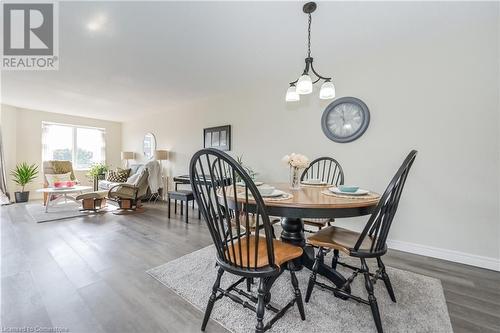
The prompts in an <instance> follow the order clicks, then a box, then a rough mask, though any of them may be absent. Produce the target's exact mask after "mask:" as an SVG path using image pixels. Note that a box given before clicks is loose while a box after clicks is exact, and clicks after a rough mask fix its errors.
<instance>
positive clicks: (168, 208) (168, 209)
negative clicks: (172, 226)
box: [167, 198, 170, 219]
mask: <svg viewBox="0 0 500 333" xmlns="http://www.w3.org/2000/svg"><path fill="white" fill-rule="evenodd" d="M167 211H168V219H170V198H168V207H167Z"/></svg>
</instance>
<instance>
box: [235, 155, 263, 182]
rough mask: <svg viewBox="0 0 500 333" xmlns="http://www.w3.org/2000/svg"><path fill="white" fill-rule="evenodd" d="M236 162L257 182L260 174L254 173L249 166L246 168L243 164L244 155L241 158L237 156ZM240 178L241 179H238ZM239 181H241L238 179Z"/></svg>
mask: <svg viewBox="0 0 500 333" xmlns="http://www.w3.org/2000/svg"><path fill="white" fill-rule="evenodd" d="M236 162H238V164H239V165H241V166H242V167H243V169H245V171H246V172H247V173H248V175H249V176H250V178H251V179H252V180H255V178H256V177H257V175H258V173H257V172H255V171H253V169H252V168H250V167H249V166H246V165H245V164H244V163H243V154H241V155H240V156H236ZM237 178H239V177H237ZM237 180H238V181H239V180H240V179H237Z"/></svg>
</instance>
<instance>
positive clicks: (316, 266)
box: [306, 247, 323, 303]
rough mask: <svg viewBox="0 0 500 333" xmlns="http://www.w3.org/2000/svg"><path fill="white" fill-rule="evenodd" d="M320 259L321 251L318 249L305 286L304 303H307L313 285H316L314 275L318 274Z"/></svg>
mask: <svg viewBox="0 0 500 333" xmlns="http://www.w3.org/2000/svg"><path fill="white" fill-rule="evenodd" d="M322 257H323V249H322V248H321V247H320V248H319V249H318V254H317V255H316V259H315V260H314V264H313V267H312V273H311V276H310V277H309V284H308V285H307V291H306V303H308V302H309V299H310V298H311V293H312V291H313V288H314V285H315V284H316V274H318V269H319V263H320V262H321V261H322V259H323V258H322Z"/></svg>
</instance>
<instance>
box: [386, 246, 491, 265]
mask: <svg viewBox="0 0 500 333" xmlns="http://www.w3.org/2000/svg"><path fill="white" fill-rule="evenodd" d="M387 246H388V247H389V248H390V249H394V250H398V251H403V252H409V253H414V254H419V255H423V256H427V257H433V258H438V259H443V260H448V261H453V262H458V263H461V264H465V265H471V266H476V267H481V268H486V269H491V270H493V271H499V272H500V259H495V258H491V257H484V256H478V255H475V254H469V253H465V252H460V251H454V250H447V249H441V248H438V247H433V246H428V245H420V244H414V243H408V242H402V241H398V240H387Z"/></svg>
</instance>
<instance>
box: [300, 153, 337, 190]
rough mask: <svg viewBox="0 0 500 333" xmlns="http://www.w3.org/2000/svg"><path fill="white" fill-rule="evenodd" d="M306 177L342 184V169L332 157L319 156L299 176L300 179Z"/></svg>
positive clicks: (331, 183)
mask: <svg viewBox="0 0 500 333" xmlns="http://www.w3.org/2000/svg"><path fill="white" fill-rule="evenodd" d="M308 179H319V180H321V181H324V182H326V183H327V184H330V185H335V186H337V185H343V184H344V171H343V170H342V167H341V166H340V163H339V162H337V160H335V159H334V158H331V157H320V158H317V159H315V160H314V161H312V162H311V164H309V167H307V168H306V169H305V170H304V172H303V173H302V176H301V177H300V181H304V180H306V181H307V180H308Z"/></svg>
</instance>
